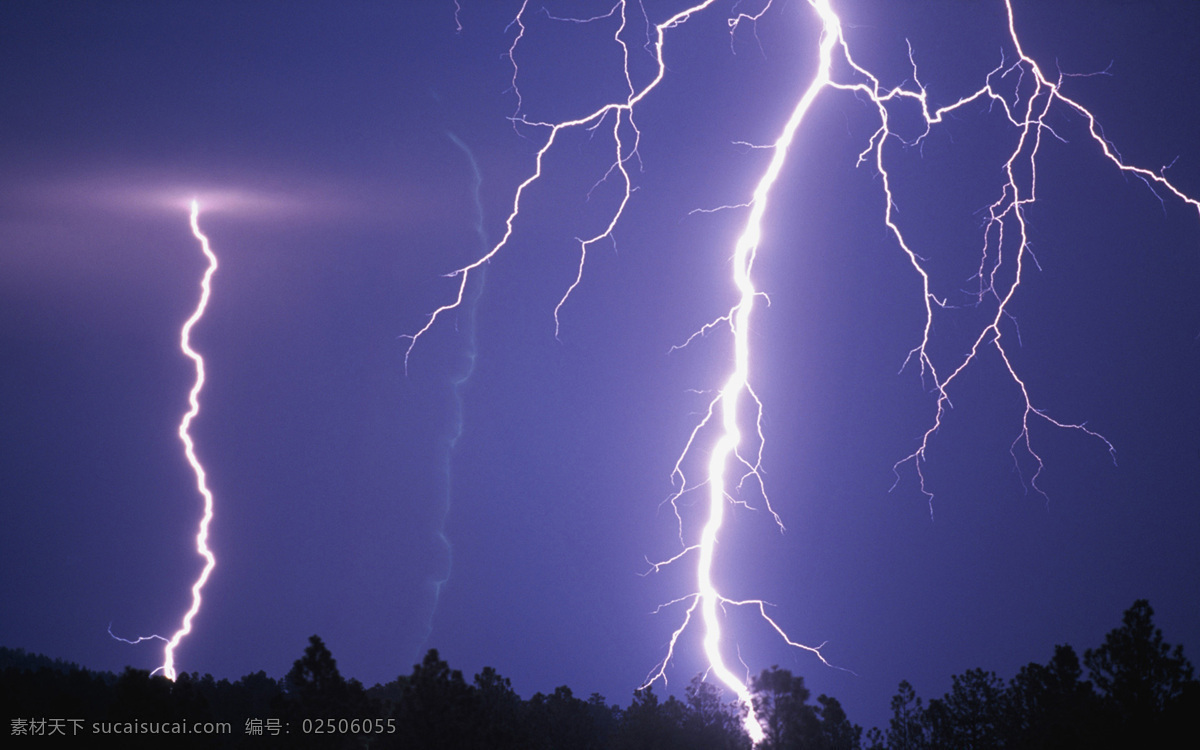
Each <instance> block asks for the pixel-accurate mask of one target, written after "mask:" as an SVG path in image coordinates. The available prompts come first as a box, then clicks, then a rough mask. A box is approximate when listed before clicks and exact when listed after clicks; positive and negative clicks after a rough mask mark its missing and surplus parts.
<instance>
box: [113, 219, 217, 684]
mask: <svg viewBox="0 0 1200 750" xmlns="http://www.w3.org/2000/svg"><path fill="white" fill-rule="evenodd" d="M199 219H200V203H199V202H198V201H195V200H193V201H192V202H191V219H190V221H191V227H192V234H193V235H194V236H195V237H196V239H197V240H199V241H200V249H201V251H202V252H203V253H204V257H205V258H207V259H208V268H207V269H205V271H204V276H203V277H202V278H201V280H200V301H199V302H198V303H197V304H196V309H195V310H194V311H192V314H191V316H190V317H189V318H188V319H187V321H186V322H185V323H184V324H183V328H182V329H181V331H180V333H179V348H180V349H181V350H182V351H183V354H184V356H186V357H187V358H188V359H190V360H192V363H193V364H194V365H195V368H196V379H195V380H194V381H193V382H192V389H191V391H190V392H189V393H188V410H187V411H186V412H185V413H184V415H183V419H182V420H181V421H180V422H179V431H178V434H179V439H180V441H182V442H183V452H184V456H185V457H186V458H187V462H188V464H189V465H190V466H191V467H192V472H193V473H194V474H195V475H196V490H197V491H198V492H199V493H200V495H201V497H203V499H204V513H203V515H202V516H201V518H200V526H199V529H198V531H197V532H196V552H197V553H198V554H199V555H200V556H201V557H203V558H204V568H203V569H202V570H201V571H200V575H199V577H197V578H196V581H195V582H194V583H193V584H192V604H191V606H190V607H188V610H187V612H185V613H184V615H183V622H182V623H181V624H180V627H179V629H178V630H176V631H175V634H174V635H172V636H171V637H170V638H165V637H163V636H161V635H149V636H140V637H138V638H136V639H134V640H128V639H125V638H121V637H119V636H116V635H114V634H113V632H112V626H111V625H109V629H108V633H109V635H112V637H113V638H116V639H117V640H119V641H123V642H125V643H130V644H137V643H141V642H142V641H146V640H160V641H164V642H165V643H166V646H164V647H163V663H162V666H160V667H159V668H158V669H155V670H154V671H155V672H159V671H161V672H162V673H163V675H164V676H165V677H166V678H167V679H169V680H172V681H173V680H174V679H175V649H176V648H177V647H178V646H179V644H180V643H181V642H182V641H183V639H184V638H185V637H186V636H187V635H188V634H189V633H191V632H192V620H194V619H195V617H196V615H197V614H198V613H199V612H200V605H201V601H202V600H201V597H200V592H201V591H202V590H203V589H204V584H206V583H207V582H208V577H209V576H210V575H211V574H212V571H213V568H215V567H216V565H217V558H216V556H215V555H213V552H212V550H211V549H209V546H208V527H209V525H210V524H211V523H212V519H213V494H212V491H211V490H210V489H209V488H208V481H207V475H206V474H205V472H204V466H203V465H202V464H201V463H200V459H199V458H197V457H196V445H195V443H194V442H193V440H192V435H191V432H190V431H189V430H190V428H191V425H192V420H194V419H195V418H196V416H197V415H199V414H200V391H201V390H203V389H204V358H203V357H201V356H200V353H199V352H197V351H196V350H195V349H193V348H192V328H193V327H195V325H196V324H197V323H199V322H200V319H201V318H202V317H204V311H205V310H206V309H207V308H208V299H209V297H210V295H211V293H212V277H213V274H214V273H216V270H217V256H216V254H214V253H213V251H212V249H211V248H210V247H209V244H208V237H206V236H204V234H203V233H202V232H201V231H200V222H199Z"/></svg>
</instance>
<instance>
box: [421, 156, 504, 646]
mask: <svg viewBox="0 0 1200 750" xmlns="http://www.w3.org/2000/svg"><path fill="white" fill-rule="evenodd" d="M446 135H447V136H448V137H449V138H450V140H451V141H453V143H454V145H455V146H457V147H458V148H459V150H461V151H462V152H463V154H464V155H465V156H466V157H467V161H468V162H469V163H470V165H471V198H472V201H473V202H474V204H475V225H474V229H475V236H476V237H477V238H478V239H479V244H480V246H481V247H482V248H483V249H485V250H486V249H487V248H488V247H489V244H488V237H487V231H486V230H485V229H484V226H483V197H482V194H481V192H480V191H481V188H482V187H483V173H482V172H480V170H479V163H478V162H477V161H476V160H475V154H474V153H473V152H472V151H471V148H470V147H469V146H468V145H467V144H466V143H464V142H463V140H462V139H461V138H459V137H458V136H457V135H455V134H454V133H450V132H447V133H446ZM486 278H487V269H486V268H483V269H480V273H479V275H478V278H477V279H476V280H475V282H474V283H472V284H471V286H470V288H469V289H468V290H467V291H466V294H465V299H464V307H465V310H464V313H465V314H464V315H463V316H462V318H463V323H462V326H461V330H462V332H463V333H464V334H465V336H466V346H465V349H464V351H463V354H464V356H465V358H466V365H465V366H464V367H463V368H462V369H461V370H460V371H458V372H457V373H455V374H453V375H451V377H450V392H451V395H452V399H453V404H454V414H453V415H452V418H453V424H452V425H451V428H450V434H449V435H448V436H447V438H446V443H445V454H444V457H443V458H444V469H445V472H446V495H445V502H444V503H443V505H442V518H441V524H440V526H439V528H438V530H437V532H436V536H437V538H438V541H439V542H440V543H441V544H442V546H443V548H444V549H445V550H446V568H445V571H444V572H443V573H442V574H441V575H440V576H439V577H438V578H436V579H435V580H434V581H433V607H432V609H431V610H430V613H429V621H428V622H427V623H426V627H425V638H426V640H428V638H429V635H430V633H432V632H433V616H434V614H435V613H436V611H437V606H438V602H439V601H440V600H441V596H442V587H443V586H445V585H446V583H447V582H448V581H449V580H450V573H451V572H452V571H453V569H454V546H453V545H452V544H451V543H450V538H449V537H448V536H447V535H446V523H447V521H448V519H449V517H450V503H451V499H452V497H453V471H452V468H453V466H452V464H453V461H454V449H455V447H456V446H457V445H458V441H459V439H460V438H461V437H462V434H463V388H464V387H465V386H466V384H467V381H468V380H470V379H471V375H472V374H474V372H475V360H476V357H477V356H478V346H477V341H476V338H475V330H476V328H477V325H476V323H477V317H478V311H479V297H480V295H482V294H483V286H484V282H485V281H486Z"/></svg>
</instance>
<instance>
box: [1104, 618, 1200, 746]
mask: <svg viewBox="0 0 1200 750" xmlns="http://www.w3.org/2000/svg"><path fill="white" fill-rule="evenodd" d="M1153 618H1154V610H1153V609H1151V607H1150V602H1148V601H1146V600H1145V599H1138V600H1137V601H1135V602H1134V603H1133V606H1132V607H1130V608H1129V609H1127V610H1125V614H1124V616H1123V617H1122V625H1121V627H1119V628H1116V629H1115V630H1111V631H1109V633H1108V635H1106V636H1105V637H1104V644H1103V645H1102V646H1100V647H1099V648H1096V649H1088V650H1087V651H1085V652H1084V654H1083V661H1084V663H1085V664H1086V665H1087V668H1088V672H1089V673H1090V674H1091V678H1092V681H1093V682H1094V683H1095V684H1096V688H1097V690H1098V691H1099V692H1100V696H1101V700H1103V702H1104V706H1105V709H1106V714H1107V717H1106V718H1107V719H1108V722H1109V723H1110V725H1111V727H1110V730H1111V732H1113V735H1112V736H1113V737H1124V738H1125V739H1132V738H1134V737H1137V738H1138V740H1139V741H1138V744H1142V743H1143V742H1144V741H1146V740H1147V739H1148V738H1151V737H1152V738H1155V739H1158V740H1165V739H1166V736H1165V735H1168V734H1170V731H1169V730H1168V729H1167V726H1166V725H1167V724H1174V723H1176V722H1177V721H1178V717H1179V715H1180V714H1181V713H1191V711H1186V712H1184V711H1183V710H1182V708H1181V707H1182V705H1183V704H1184V703H1185V702H1186V704H1187V705H1190V706H1192V707H1193V708H1194V707H1195V705H1196V703H1197V688H1198V686H1197V684H1196V682H1195V680H1193V679H1192V674H1193V671H1192V664H1191V662H1189V661H1188V660H1187V659H1186V658H1185V657H1184V655H1183V647H1182V646H1175V647H1174V648H1172V647H1171V646H1170V645H1169V644H1167V643H1166V642H1164V641H1163V635H1162V631H1161V630H1159V629H1158V628H1156V627H1155V626H1154V620H1153Z"/></svg>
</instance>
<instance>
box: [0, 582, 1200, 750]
mask: <svg viewBox="0 0 1200 750" xmlns="http://www.w3.org/2000/svg"><path fill="white" fill-rule="evenodd" d="M1153 615H1154V611H1153V610H1152V609H1151V607H1150V604H1149V602H1147V601H1146V600H1138V601H1137V602H1135V603H1134V604H1133V606H1132V607H1130V608H1129V609H1128V610H1126V612H1125V613H1124V616H1123V619H1122V623H1121V625H1120V626H1119V627H1117V628H1115V629H1114V630H1112V631H1110V632H1109V633H1108V635H1107V636H1106V637H1105V639H1104V642H1103V643H1102V644H1101V645H1099V646H1097V647H1095V648H1089V649H1087V650H1086V651H1085V652H1084V655H1083V659H1082V661H1081V660H1080V658H1079V656H1078V655H1077V653H1076V652H1075V650H1074V649H1073V648H1072V647H1071V646H1069V645H1059V646H1056V647H1055V649H1054V654H1053V656H1052V658H1051V659H1050V661H1049V662H1048V663H1046V664H1039V663H1030V664H1028V665H1026V666H1025V667H1022V668H1021V669H1020V670H1019V671H1018V673H1017V674H1016V675H1015V676H1014V677H1013V678H1012V679H1010V680H1008V681H1007V682H1005V681H1004V680H1002V679H1001V678H1000V677H998V676H997V675H996V674H995V673H994V672H989V671H985V670H982V669H972V670H968V671H967V672H964V673H962V674H959V675H954V676H953V678H952V684H953V687H952V688H951V690H950V692H948V693H946V694H945V695H944V696H942V697H941V698H933V699H931V700H929V701H928V702H926V701H925V700H924V699H922V698H921V697H919V696H918V695H917V694H916V691H915V690H914V689H913V687H912V686H911V685H910V684H909V683H908V682H901V683H900V685H899V688H898V690H897V693H896V695H895V697H894V698H893V699H892V702H891V709H892V718H891V720H890V722H889V724H888V726H887V727H884V728H873V729H871V730H870V731H868V732H866V733H864V732H863V729H862V727H860V726H858V725H856V724H853V723H852V722H851V721H850V720H849V718H848V717H847V715H846V712H845V711H844V710H843V709H842V706H841V704H840V703H839V702H838V700H837V699H836V698H833V697H830V696H827V695H819V696H817V697H816V699H815V700H813V699H812V695H811V693H810V691H809V690H808V688H806V687H805V684H804V678H803V677H801V676H799V675H793V674H792V673H791V672H789V671H788V670H786V669H780V668H778V667H772V668H770V669H767V670H764V671H763V672H761V673H760V674H759V675H758V676H757V677H753V678H752V679H751V680H750V685H751V689H752V692H753V694H754V700H755V708H756V710H757V712H758V714H759V716H760V717H761V718H762V720H763V723H764V728H765V730H766V739H765V740H764V742H763V743H762V744H761V745H759V747H760V748H765V749H769V750H784V749H785V748H787V749H791V748H796V749H804V750H810V749H815V750H931V749H939V750H940V749H943V748H945V749H953V750H987V749H991V748H995V749H1001V748H1030V749H1042V748H1046V749H1048V748H1118V747H1120V748H1127V747H1161V746H1174V745H1179V744H1181V743H1182V742H1183V741H1184V738H1185V737H1187V736H1189V734H1190V731H1189V730H1190V728H1191V726H1192V722H1191V721H1189V718H1190V719H1193V720H1194V717H1195V716H1197V715H1200V682H1197V681H1196V680H1195V679H1194V675H1193V668H1192V665H1191V663H1190V662H1189V661H1188V660H1187V658H1185V657H1184V655H1183V648H1182V646H1174V647H1172V646H1171V645H1169V644H1167V643H1166V642H1165V641H1164V640H1163V635H1162V631H1161V630H1159V629H1158V628H1157V627H1155V625H1154V622H1153ZM1085 670H1086V675H1087V676H1086V679H1085V676H1084V674H1085ZM0 701H2V703H0V705H3V706H5V707H6V708H7V709H8V711H7V712H8V715H9V716H8V721H9V734H10V735H26V736H30V735H33V736H37V735H50V734H63V735H67V736H71V735H72V734H74V735H75V736H97V735H99V734H120V735H121V736H120V737H118V738H116V739H119V741H120V744H121V746H122V747H164V746H169V747H172V748H189V747H197V748H212V747H222V748H223V747H228V748H241V747H253V748H274V747H289V748H292V747H296V748H409V749H413V748H416V749H423V748H431V749H433V748H436V749H437V750H458V749H462V750H467V749H470V750H475V749H479V750H483V749H485V748H486V749H488V750H492V749H496V750H507V749H509V748H513V749H517V748H520V749H522V750H525V749H532V750H543V749H544V750H559V749H566V750H574V749H575V748H579V749H581V750H635V749H641V748H645V749H647V750H650V749H653V750H675V749H677V748H678V749H679V750H708V749H710V748H711V749H712V750H749V748H750V747H751V743H750V740H749V738H748V737H747V736H746V735H745V734H744V733H743V730H742V728H741V724H742V711H741V710H740V708H739V707H738V705H737V704H736V703H732V702H729V701H727V700H725V698H724V693H723V692H722V690H721V689H720V688H718V687H717V686H715V685H713V684H712V683H709V682H705V681H704V680H703V679H702V676H697V677H696V678H694V679H693V680H692V681H691V683H690V684H689V685H688V687H687V688H686V690H685V691H684V697H683V699H679V698H676V697H675V696H667V697H665V698H664V697H661V696H659V695H658V694H657V693H655V692H654V690H653V689H651V688H647V689H644V690H637V691H634V693H633V698H632V701H631V702H630V704H629V705H628V706H626V707H624V708H622V707H620V706H618V705H615V704H609V703H608V702H607V701H606V699H605V698H604V697H603V696H601V695H599V694H596V693H593V694H592V695H591V696H589V697H588V698H586V699H582V698H579V697H576V696H575V694H574V693H573V692H572V690H571V689H570V688H569V687H566V686H562V687H559V688H556V689H555V690H554V691H553V692H552V693H550V694H543V693H537V694H535V695H533V696H532V697H531V698H529V699H527V700H526V699H523V698H521V697H520V696H519V695H517V693H516V692H515V691H514V690H513V689H512V684H511V682H510V681H509V680H508V679H507V678H505V677H502V676H501V675H499V674H498V673H497V672H496V671H495V670H494V669H492V668H491V667H485V668H484V669H483V670H482V671H481V672H480V673H479V674H477V675H475V677H474V679H473V680H472V681H470V682H468V681H467V680H466V679H465V678H464V677H463V674H462V672H461V671H459V670H456V669H451V668H450V665H449V664H447V663H446V662H445V661H443V660H442V659H441V658H440V656H439V654H438V652H437V651H436V650H433V649H431V650H430V651H429V652H428V653H426V654H425V657H424V658H423V659H422V661H421V663H419V664H416V665H414V666H413V670H412V673H411V674H408V675H401V676H399V677H397V678H396V679H395V680H393V681H391V682H388V683H387V684H379V685H375V686H374V687H371V688H365V687H364V686H363V685H362V684H361V683H360V682H358V681H357V680H355V679H353V678H350V679H347V678H346V677H344V676H343V675H342V674H341V673H340V672H339V670H338V667H337V662H336V661H335V659H334V657H333V654H332V653H330V651H329V649H328V648H327V647H326V646H325V644H324V643H323V642H322V640H321V639H320V638H319V637H318V636H315V635H314V636H312V637H311V638H310V639H309V644H308V647H307V648H305V650H304V654H303V655H302V656H301V657H300V658H299V659H297V660H296V662H295V664H294V665H293V667H292V669H291V670H290V671H289V672H288V673H287V675H286V676H285V677H284V678H283V679H279V680H277V679H273V678H271V677H268V676H267V675H266V674H265V673H263V672H261V671H260V672H256V673H254V674H250V675H247V676H245V677H243V678H241V679H239V680H237V681H235V682H230V681H228V680H224V679H222V680H217V679H214V678H213V677H212V675H204V676H200V675H199V674H198V673H191V674H188V673H181V674H180V675H179V676H178V679H177V680H176V681H175V682H171V681H170V680H167V679H166V678H165V677H161V676H156V675H151V674H150V673H149V672H146V671H144V670H138V669H134V668H132V667H128V668H126V669H125V671H124V672H123V673H122V674H120V675H116V674H113V673H111V672H93V671H90V670H87V669H83V668H81V667H79V666H77V665H74V664H70V663H66V662H62V661H59V660H55V659H51V658H49V657H45V656H41V655H36V654H29V653H26V652H24V651H23V650H20V649H15V650H14V649H7V648H0ZM198 724H201V725H207V726H209V727H210V728H211V727H216V729H217V730H218V732H217V733H207V734H202V733H199V732H198V731H195V728H196V726H197V725H198ZM164 735H169V736H164Z"/></svg>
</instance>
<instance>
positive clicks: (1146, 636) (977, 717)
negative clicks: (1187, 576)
mask: <svg viewBox="0 0 1200 750" xmlns="http://www.w3.org/2000/svg"><path fill="white" fill-rule="evenodd" d="M1153 616H1154V610H1153V609H1151V608H1150V603H1149V602H1147V601H1146V600H1144V599H1141V600H1138V601H1136V602H1134V604H1133V606H1132V607H1130V608H1129V609H1128V610H1126V611H1125V614H1124V617H1123V618H1122V625H1121V627H1119V628H1117V629H1116V630H1113V631H1111V632H1109V634H1108V635H1107V636H1106V637H1105V639H1104V644H1103V645H1101V646H1100V647H1098V648H1095V649H1088V650H1087V651H1085V652H1084V654H1083V665H1082V666H1081V665H1080V661H1079V656H1078V655H1077V654H1076V653H1075V649H1073V648H1071V647H1070V646H1065V645H1064V646H1056V647H1055V648H1054V657H1053V658H1052V659H1051V660H1050V663H1049V664H1037V663H1031V664H1028V665H1026V666H1024V667H1022V668H1021V670H1020V671H1019V672H1018V673H1017V675H1016V676H1015V677H1013V678H1012V679H1011V680H1010V681H1009V682H1008V683H1007V684H1006V683H1005V682H1004V681H1003V680H1001V679H1000V678H999V677H997V676H996V674H995V673H994V672H988V671H984V670H982V669H972V670H969V671H967V672H964V673H963V674H960V675H955V676H954V677H953V687H952V688H951V690H950V692H948V693H946V694H945V695H944V696H942V697H941V698H934V699H933V700H930V701H929V703H928V704H924V702H923V701H922V699H921V698H919V697H918V696H917V694H916V691H914V690H913V687H912V685H910V684H908V682H901V683H900V689H899V692H898V693H897V694H896V696H895V697H894V698H892V719H891V721H890V722H889V725H888V728H887V731H886V732H883V731H880V730H878V729H872V730H871V731H870V732H869V733H868V743H869V744H868V748H869V750H934V749H938V750H940V749H942V748H947V749H949V748H961V749H963V750H1001V749H1005V748H1021V750H1042V749H1045V750H1049V749H1050V748H1064V749H1065V748H1105V749H1107V748H1136V747H1180V746H1185V745H1187V744H1190V743H1191V742H1195V731H1194V726H1195V721H1196V717H1197V716H1200V682H1197V681H1196V680H1195V679H1193V671H1192V665H1191V663H1190V662H1189V661H1188V660H1187V659H1186V658H1184V655H1183V647H1182V646H1175V647H1174V648H1172V647H1171V646H1170V645H1168V644H1167V643H1165V642H1164V641H1163V635H1162V631H1161V630H1159V629H1158V628H1156V627H1155V626H1154V620H1153ZM1084 666H1085V667H1087V670H1088V679H1086V680H1085V679H1083V667H1084ZM1187 737H1192V739H1191V740H1187V739H1186V738H1187Z"/></svg>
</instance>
